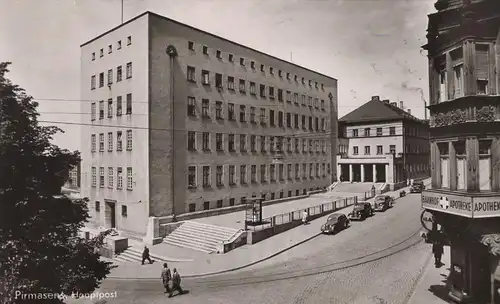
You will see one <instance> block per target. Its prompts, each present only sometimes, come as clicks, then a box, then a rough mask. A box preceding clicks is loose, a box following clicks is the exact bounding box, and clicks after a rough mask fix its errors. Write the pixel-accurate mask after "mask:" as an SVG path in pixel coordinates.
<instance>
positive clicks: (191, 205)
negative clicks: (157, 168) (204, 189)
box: [189, 203, 196, 212]
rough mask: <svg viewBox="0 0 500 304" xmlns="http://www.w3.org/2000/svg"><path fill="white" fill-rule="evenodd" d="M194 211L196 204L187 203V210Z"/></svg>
mask: <svg viewBox="0 0 500 304" xmlns="http://www.w3.org/2000/svg"><path fill="white" fill-rule="evenodd" d="M195 211H196V204H194V203H193V204H189V212H195Z"/></svg>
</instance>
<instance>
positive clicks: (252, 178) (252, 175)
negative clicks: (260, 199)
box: [250, 165, 257, 183]
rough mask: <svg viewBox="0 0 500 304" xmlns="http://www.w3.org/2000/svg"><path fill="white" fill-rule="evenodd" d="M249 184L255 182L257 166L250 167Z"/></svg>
mask: <svg viewBox="0 0 500 304" xmlns="http://www.w3.org/2000/svg"><path fill="white" fill-rule="evenodd" d="M250 182H251V183H256V182H257V166H256V165H252V166H251V167H250Z"/></svg>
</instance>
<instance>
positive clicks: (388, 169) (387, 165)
mask: <svg viewBox="0 0 500 304" xmlns="http://www.w3.org/2000/svg"><path fill="white" fill-rule="evenodd" d="M389 173H391V170H390V167H389V164H386V165H385V182H386V183H394V179H393V177H392V176H391V175H390V174H389Z"/></svg>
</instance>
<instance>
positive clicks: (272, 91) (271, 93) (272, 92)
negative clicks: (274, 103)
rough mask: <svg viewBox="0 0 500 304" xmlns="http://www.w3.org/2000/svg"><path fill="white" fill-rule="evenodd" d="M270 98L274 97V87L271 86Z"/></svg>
mask: <svg viewBox="0 0 500 304" xmlns="http://www.w3.org/2000/svg"><path fill="white" fill-rule="evenodd" d="M269 98H270V99H274V87H269Z"/></svg>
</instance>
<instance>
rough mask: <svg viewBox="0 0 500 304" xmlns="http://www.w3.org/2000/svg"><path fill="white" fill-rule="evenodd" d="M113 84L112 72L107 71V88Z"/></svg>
mask: <svg viewBox="0 0 500 304" xmlns="http://www.w3.org/2000/svg"><path fill="white" fill-rule="evenodd" d="M112 83H113V70H108V86H109V85H111V84H112Z"/></svg>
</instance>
